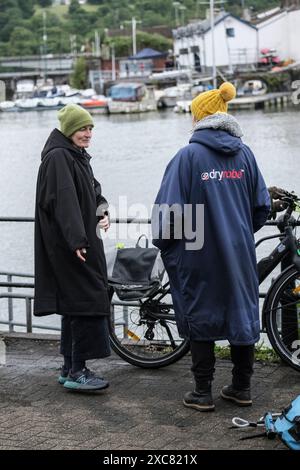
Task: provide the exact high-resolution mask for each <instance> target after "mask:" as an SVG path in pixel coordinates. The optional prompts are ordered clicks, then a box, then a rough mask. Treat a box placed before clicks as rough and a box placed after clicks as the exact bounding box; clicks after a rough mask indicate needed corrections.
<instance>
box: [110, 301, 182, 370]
mask: <svg viewBox="0 0 300 470" xmlns="http://www.w3.org/2000/svg"><path fill="white" fill-rule="evenodd" d="M110 341H111V346H112V349H113V350H114V351H115V352H116V353H117V354H118V355H119V356H120V357H121V358H122V359H124V360H125V361H127V362H129V363H130V364H133V365H134V366H138V367H144V368H152V369H155V368H159V367H165V366H167V365H169V364H172V363H173V362H176V361H178V360H179V359H180V358H182V357H183V356H184V355H185V354H186V353H187V352H188V350H189V342H188V341H187V340H184V339H183V338H180V336H179V334H178V331H177V326H176V322H175V315H174V309H173V306H172V305H171V304H163V303H161V302H155V301H150V302H140V303H137V305H135V306H132V305H126V306H124V305H112V315H111V322H110Z"/></svg>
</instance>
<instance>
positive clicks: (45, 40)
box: [43, 10, 48, 82]
mask: <svg viewBox="0 0 300 470" xmlns="http://www.w3.org/2000/svg"><path fill="white" fill-rule="evenodd" d="M46 20H47V13H46V11H45V10H44V11H43V52H44V62H45V70H44V80H45V82H46V79H47V68H48V64H47V39H48V38H47V27H46Z"/></svg>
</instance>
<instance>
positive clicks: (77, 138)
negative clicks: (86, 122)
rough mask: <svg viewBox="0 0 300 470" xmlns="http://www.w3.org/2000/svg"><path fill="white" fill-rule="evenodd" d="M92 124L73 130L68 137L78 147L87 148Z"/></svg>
mask: <svg viewBox="0 0 300 470" xmlns="http://www.w3.org/2000/svg"><path fill="white" fill-rule="evenodd" d="M92 131H93V126H85V127H82V128H81V129H79V130H78V131H76V132H74V134H73V135H71V137H70V139H71V140H72V142H73V144H74V145H76V147H79V148H88V146H89V145H90V141H91V138H92Z"/></svg>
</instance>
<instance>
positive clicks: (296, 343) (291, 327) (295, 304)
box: [263, 266, 300, 372]
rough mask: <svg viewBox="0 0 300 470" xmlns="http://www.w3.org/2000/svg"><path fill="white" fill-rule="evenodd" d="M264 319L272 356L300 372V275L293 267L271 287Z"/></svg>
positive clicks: (265, 306) (266, 301)
mask: <svg viewBox="0 0 300 470" xmlns="http://www.w3.org/2000/svg"><path fill="white" fill-rule="evenodd" d="M263 316H264V318H265V324H266V331H267V335H268V338H269V340H270V343H271V345H272V347H273V348H274V350H275V352H276V353H277V354H278V356H279V357H280V358H281V359H282V361H283V362H284V363H285V364H287V365H289V366H290V367H292V368H293V369H295V370H297V371H298V372H300V273H299V271H298V270H297V269H296V268H295V267H293V266H290V267H289V268H287V269H286V270H285V271H283V273H282V274H281V275H279V276H278V277H277V279H276V280H275V282H274V283H273V285H272V286H271V288H270V290H269V292H268V294H267V296H266V298H265V302H264V306H263ZM284 330H285V331H284Z"/></svg>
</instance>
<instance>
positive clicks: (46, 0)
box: [37, 0, 52, 8]
mask: <svg viewBox="0 0 300 470" xmlns="http://www.w3.org/2000/svg"><path fill="white" fill-rule="evenodd" d="M37 3H38V4H39V5H40V6H41V7H42V8H46V7H51V5H52V0H38V1H37Z"/></svg>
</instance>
